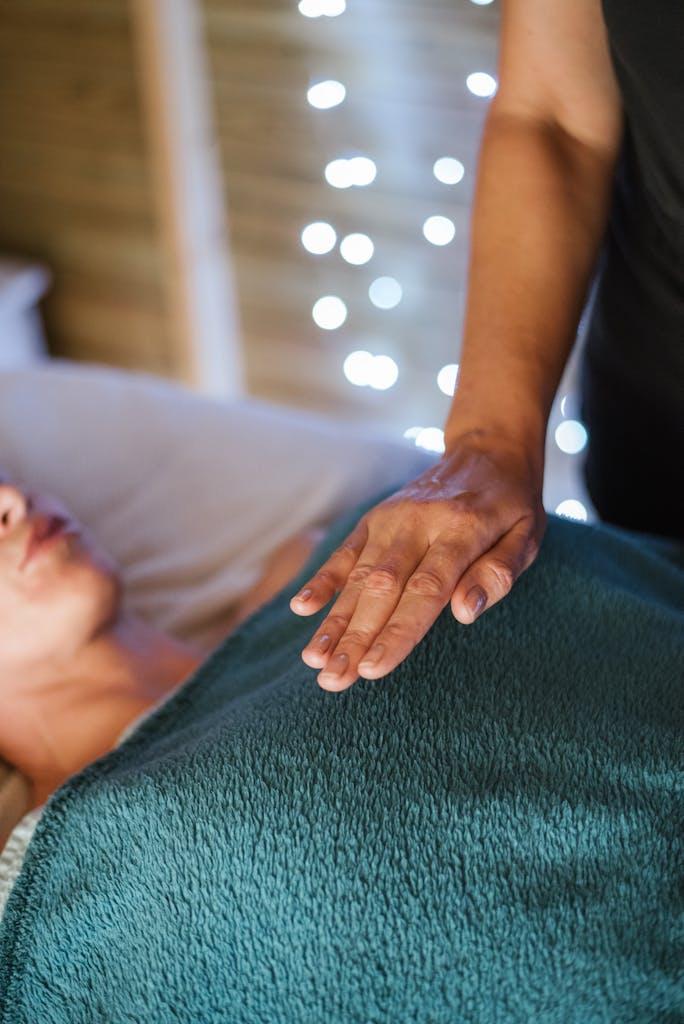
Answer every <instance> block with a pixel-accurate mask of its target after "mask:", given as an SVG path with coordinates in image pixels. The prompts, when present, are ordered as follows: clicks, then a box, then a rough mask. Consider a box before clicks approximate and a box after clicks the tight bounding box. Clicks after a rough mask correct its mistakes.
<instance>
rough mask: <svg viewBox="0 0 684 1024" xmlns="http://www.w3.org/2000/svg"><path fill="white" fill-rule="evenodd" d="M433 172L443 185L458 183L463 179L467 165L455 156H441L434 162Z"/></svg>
mask: <svg viewBox="0 0 684 1024" xmlns="http://www.w3.org/2000/svg"><path fill="white" fill-rule="evenodd" d="M432 173H433V174H434V176H435V178H437V181H441V182H442V184H443V185H458V183H459V181H462V180H463V175H464V174H465V167H464V166H463V164H462V163H461V161H460V160H456V158H455V157H453V156H440V158H439V160H435V162H434V165H433V167H432Z"/></svg>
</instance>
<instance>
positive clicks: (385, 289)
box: [368, 277, 404, 309]
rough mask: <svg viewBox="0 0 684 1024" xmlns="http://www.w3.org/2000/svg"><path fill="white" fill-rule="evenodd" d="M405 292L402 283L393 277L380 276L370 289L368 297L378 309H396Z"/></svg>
mask: <svg viewBox="0 0 684 1024" xmlns="http://www.w3.org/2000/svg"><path fill="white" fill-rule="evenodd" d="M403 294H404V292H403V289H402V287H401V285H400V284H399V282H398V281H397V280H395V278H393V277H378V278H376V279H375V281H373V283H372V284H371V286H370V288H369V289H368V297H369V298H370V300H371V302H372V303H373V305H374V306H377V308H378V309H394V307H395V306H398V305H399V303H400V302H401V299H402V296H403Z"/></svg>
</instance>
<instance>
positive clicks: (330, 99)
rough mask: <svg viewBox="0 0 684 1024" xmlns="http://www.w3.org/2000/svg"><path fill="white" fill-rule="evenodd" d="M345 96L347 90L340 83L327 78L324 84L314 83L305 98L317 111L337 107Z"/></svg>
mask: <svg viewBox="0 0 684 1024" xmlns="http://www.w3.org/2000/svg"><path fill="white" fill-rule="evenodd" d="M346 95H347V90H346V89H345V87H344V86H343V85H342V82H337V81H335V79H333V78H328V79H326V80H325V81H324V82H316V84H315V85H312V86H311V88H310V89H309V91H308V92H307V94H306V98H307V100H308V101H309V103H310V104H311V106H312V107H316V109H317V110H330V108H331V107H338V106H339V105H340V103H342V102H343V101H344V98H345V96H346Z"/></svg>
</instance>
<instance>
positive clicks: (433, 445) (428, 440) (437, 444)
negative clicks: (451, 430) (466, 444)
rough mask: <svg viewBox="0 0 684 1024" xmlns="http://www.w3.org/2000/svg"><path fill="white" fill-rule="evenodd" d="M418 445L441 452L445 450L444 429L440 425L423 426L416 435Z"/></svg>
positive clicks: (431, 450)
mask: <svg viewBox="0 0 684 1024" xmlns="http://www.w3.org/2000/svg"><path fill="white" fill-rule="evenodd" d="M416 447H417V448H424V449H425V450H426V451H428V452H439V453H440V454H441V453H442V452H443V451H444V431H443V430H440V428H439V427H423V429H422V430H421V431H420V432H419V433H418V435H417V436H416Z"/></svg>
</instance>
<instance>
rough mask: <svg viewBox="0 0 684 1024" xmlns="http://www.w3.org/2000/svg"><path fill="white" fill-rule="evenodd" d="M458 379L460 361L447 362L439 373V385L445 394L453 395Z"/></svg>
mask: <svg viewBox="0 0 684 1024" xmlns="http://www.w3.org/2000/svg"><path fill="white" fill-rule="evenodd" d="M457 380H458V363H447V365H446V366H443V367H442V369H441V370H440V371H439V373H438V374H437V386H438V388H439V390H440V391H442V392H443V393H444V394H445V395H450V396H451V395H453V394H454V393H455V391H456V381H457Z"/></svg>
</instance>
